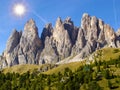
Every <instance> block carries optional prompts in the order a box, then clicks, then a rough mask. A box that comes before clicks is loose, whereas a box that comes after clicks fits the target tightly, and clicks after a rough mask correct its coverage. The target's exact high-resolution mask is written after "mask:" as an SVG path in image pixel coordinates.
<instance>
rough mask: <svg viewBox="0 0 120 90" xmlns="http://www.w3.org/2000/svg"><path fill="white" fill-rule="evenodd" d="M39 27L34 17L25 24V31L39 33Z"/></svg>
mask: <svg viewBox="0 0 120 90" xmlns="http://www.w3.org/2000/svg"><path fill="white" fill-rule="evenodd" d="M37 30H38V28H37V26H36V23H35V21H34V20H33V19H30V20H29V21H27V23H26V24H25V27H24V32H25V31H26V32H31V33H38V31H37Z"/></svg>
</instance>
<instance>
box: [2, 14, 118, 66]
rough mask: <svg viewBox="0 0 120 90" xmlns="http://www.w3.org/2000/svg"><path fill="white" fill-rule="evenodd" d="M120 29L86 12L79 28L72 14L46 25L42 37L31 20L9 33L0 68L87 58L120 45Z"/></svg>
mask: <svg viewBox="0 0 120 90" xmlns="http://www.w3.org/2000/svg"><path fill="white" fill-rule="evenodd" d="M119 32H120V30H118V32H117V33H115V32H114V30H113V28H112V27H111V26H109V25H108V24H105V23H104V22H103V21H102V20H101V19H98V18H97V17H95V16H90V15H88V14H87V13H85V14H83V16H82V19H81V26H80V27H76V26H74V23H73V21H72V20H71V18H70V17H67V18H66V19H65V20H64V21H62V20H61V18H60V17H58V19H57V21H56V24H55V27H52V24H51V23H49V24H47V25H46V26H45V27H44V28H43V32H42V34H41V38H39V36H38V29H37V26H36V24H35V21H34V20H33V19H30V20H29V21H28V22H27V23H26V24H25V27H24V31H23V32H22V31H21V32H18V31H17V30H14V31H13V32H12V34H11V35H10V37H9V39H8V41H7V45H6V49H5V51H4V53H3V55H2V56H0V68H5V67H10V66H14V65H22V64H55V63H58V62H60V61H61V60H63V59H65V58H68V57H74V59H73V61H72V62H75V61H77V60H78V59H79V60H84V58H86V57H87V56H89V55H90V54H92V53H93V52H94V51H96V50H98V49H100V48H103V47H114V48H118V47H120V33H119ZM75 57H76V58H75ZM68 59H70V58H68ZM66 63H67V61H66Z"/></svg>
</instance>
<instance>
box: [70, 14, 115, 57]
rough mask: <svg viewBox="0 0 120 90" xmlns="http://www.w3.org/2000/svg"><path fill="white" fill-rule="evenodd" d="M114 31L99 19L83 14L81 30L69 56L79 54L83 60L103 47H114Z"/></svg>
mask: <svg viewBox="0 0 120 90" xmlns="http://www.w3.org/2000/svg"><path fill="white" fill-rule="evenodd" d="M115 39H116V34H115V32H114V30H113V29H112V28H111V27H110V26H109V25H107V24H105V23H104V22H103V21H102V20H101V19H97V18H96V17H95V16H93V17H90V16H89V15H88V14H86V13H85V14H83V17H82V20H81V28H80V29H79V32H78V37H77V41H76V43H75V45H74V46H73V48H72V53H71V55H77V54H80V56H81V58H84V57H86V56H88V55H89V54H91V53H92V52H94V51H95V50H97V49H99V48H102V47H104V46H109V47H116V44H115Z"/></svg>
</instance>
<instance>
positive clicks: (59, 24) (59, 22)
mask: <svg viewBox="0 0 120 90" xmlns="http://www.w3.org/2000/svg"><path fill="white" fill-rule="evenodd" d="M61 25H62V20H61V18H60V17H58V18H57V20H56V25H55V28H59V27H60V26H61Z"/></svg>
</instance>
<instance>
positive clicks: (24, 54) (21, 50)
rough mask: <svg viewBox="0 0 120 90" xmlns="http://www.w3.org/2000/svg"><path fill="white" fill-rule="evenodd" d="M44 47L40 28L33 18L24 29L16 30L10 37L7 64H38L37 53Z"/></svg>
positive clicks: (5, 56)
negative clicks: (39, 31) (39, 33)
mask: <svg viewBox="0 0 120 90" xmlns="http://www.w3.org/2000/svg"><path fill="white" fill-rule="evenodd" d="M41 48H42V43H41V40H40V38H39V36H38V29H37V27H36V24H35V22H34V20H33V19H30V20H29V21H28V22H27V23H26V24H25V27H24V31H23V33H22V32H18V31H16V30H14V31H13V32H12V34H11V36H10V37H9V39H8V41H7V45H6V50H5V52H4V58H5V60H6V64H7V66H13V65H16V64H38V60H37V59H36V58H37V55H38V52H39V51H40V50H41Z"/></svg>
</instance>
